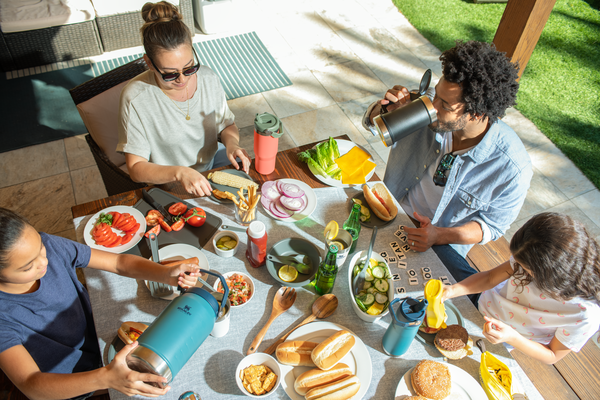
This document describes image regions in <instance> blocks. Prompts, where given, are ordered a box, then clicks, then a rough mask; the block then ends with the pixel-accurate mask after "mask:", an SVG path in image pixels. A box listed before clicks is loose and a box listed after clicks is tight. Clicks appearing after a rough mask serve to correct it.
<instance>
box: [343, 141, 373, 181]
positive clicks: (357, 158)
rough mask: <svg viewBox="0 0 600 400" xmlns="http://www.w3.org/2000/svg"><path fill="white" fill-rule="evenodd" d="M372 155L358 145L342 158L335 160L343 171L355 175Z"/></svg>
mask: <svg viewBox="0 0 600 400" xmlns="http://www.w3.org/2000/svg"><path fill="white" fill-rule="evenodd" d="M370 157H371V156H370V155H369V153H367V152H366V151H363V150H361V149H360V148H359V147H358V146H354V147H353V148H352V149H350V151H349V152H347V153H346V154H344V155H343V156H341V157H340V158H336V159H335V162H336V164H337V165H338V167H340V169H341V170H342V172H345V173H346V174H347V175H348V176H350V175H354V174H355V173H356V172H357V171H358V170H359V169H360V168H361V167H362V165H363V163H364V162H365V161H367V160H368V159H369V158H370Z"/></svg>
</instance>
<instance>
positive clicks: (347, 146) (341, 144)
mask: <svg viewBox="0 0 600 400" xmlns="http://www.w3.org/2000/svg"><path fill="white" fill-rule="evenodd" d="M335 141H336V142H337V144H338V149H339V151H340V157H341V156H343V155H344V154H346V153H347V152H349V151H350V150H352V148H353V147H358V148H359V149H361V150H362V151H364V152H365V153H367V154H368V155H369V161H371V162H373V163H374V162H375V160H374V159H373V156H371V153H369V152H368V151H367V150H365V148H364V147H362V146H359V145H357V144H356V143H354V142H351V141H349V140H343V139H336V140H335ZM315 147H316V146H315ZM313 149H314V147H313ZM308 169H310V172H312V174H313V175H314V176H315V178H317V179H318V180H320V181H321V182H323V183H324V184H326V185H329V186H335V187H341V188H349V187H354V186H362V184H358V185H344V184H343V183H342V181H338V180H337V179H333V178H330V177H324V176H322V175H320V174H319V173H318V172H317V170H315V169H314V168H313V167H311V165H310V164H308ZM374 173H375V168H373V170H372V171H371V172H369V174H368V175H367V176H366V177H365V181H367V182H368V181H369V179H371V177H372V176H373V174H374Z"/></svg>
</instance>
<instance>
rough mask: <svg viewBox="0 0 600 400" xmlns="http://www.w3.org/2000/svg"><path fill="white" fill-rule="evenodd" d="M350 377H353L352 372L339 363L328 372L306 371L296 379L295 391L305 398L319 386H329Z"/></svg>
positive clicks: (315, 369)
mask: <svg viewBox="0 0 600 400" xmlns="http://www.w3.org/2000/svg"><path fill="white" fill-rule="evenodd" d="M350 375H352V371H351V370H350V368H349V367H348V366H347V365H346V364H344V363H339V364H337V365H336V366H335V367H333V368H331V369H330V370H327V371H323V370H322V369H319V368H314V369H311V370H310V371H306V372H305V373H303V374H301V375H299V376H298V377H297V378H296V381H295V382H294V390H295V391H296V393H298V394H299V395H301V396H305V395H306V393H307V392H308V391H309V390H311V389H314V388H316V387H317V386H323V385H329V384H330V383H333V382H335V381H339V380H340V379H344V378H346V377H347V376H350Z"/></svg>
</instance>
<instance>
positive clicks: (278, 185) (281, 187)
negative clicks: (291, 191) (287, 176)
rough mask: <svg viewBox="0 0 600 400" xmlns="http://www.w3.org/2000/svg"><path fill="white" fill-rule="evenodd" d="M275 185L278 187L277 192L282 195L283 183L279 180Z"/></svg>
mask: <svg viewBox="0 0 600 400" xmlns="http://www.w3.org/2000/svg"><path fill="white" fill-rule="evenodd" d="M275 185H276V186H277V190H279V192H280V193H281V192H282V191H283V185H284V183H283V181H281V180H278V181H276V183H275Z"/></svg>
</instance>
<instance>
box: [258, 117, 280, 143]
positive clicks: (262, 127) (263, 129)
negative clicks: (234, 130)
mask: <svg viewBox="0 0 600 400" xmlns="http://www.w3.org/2000/svg"><path fill="white" fill-rule="evenodd" d="M254 131H255V132H256V133H258V134H259V135H262V136H272V137H274V138H279V137H281V135H283V125H282V123H281V121H280V120H279V118H277V117H276V116H275V115H273V114H269V113H262V114H256V117H255V118H254Z"/></svg>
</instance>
